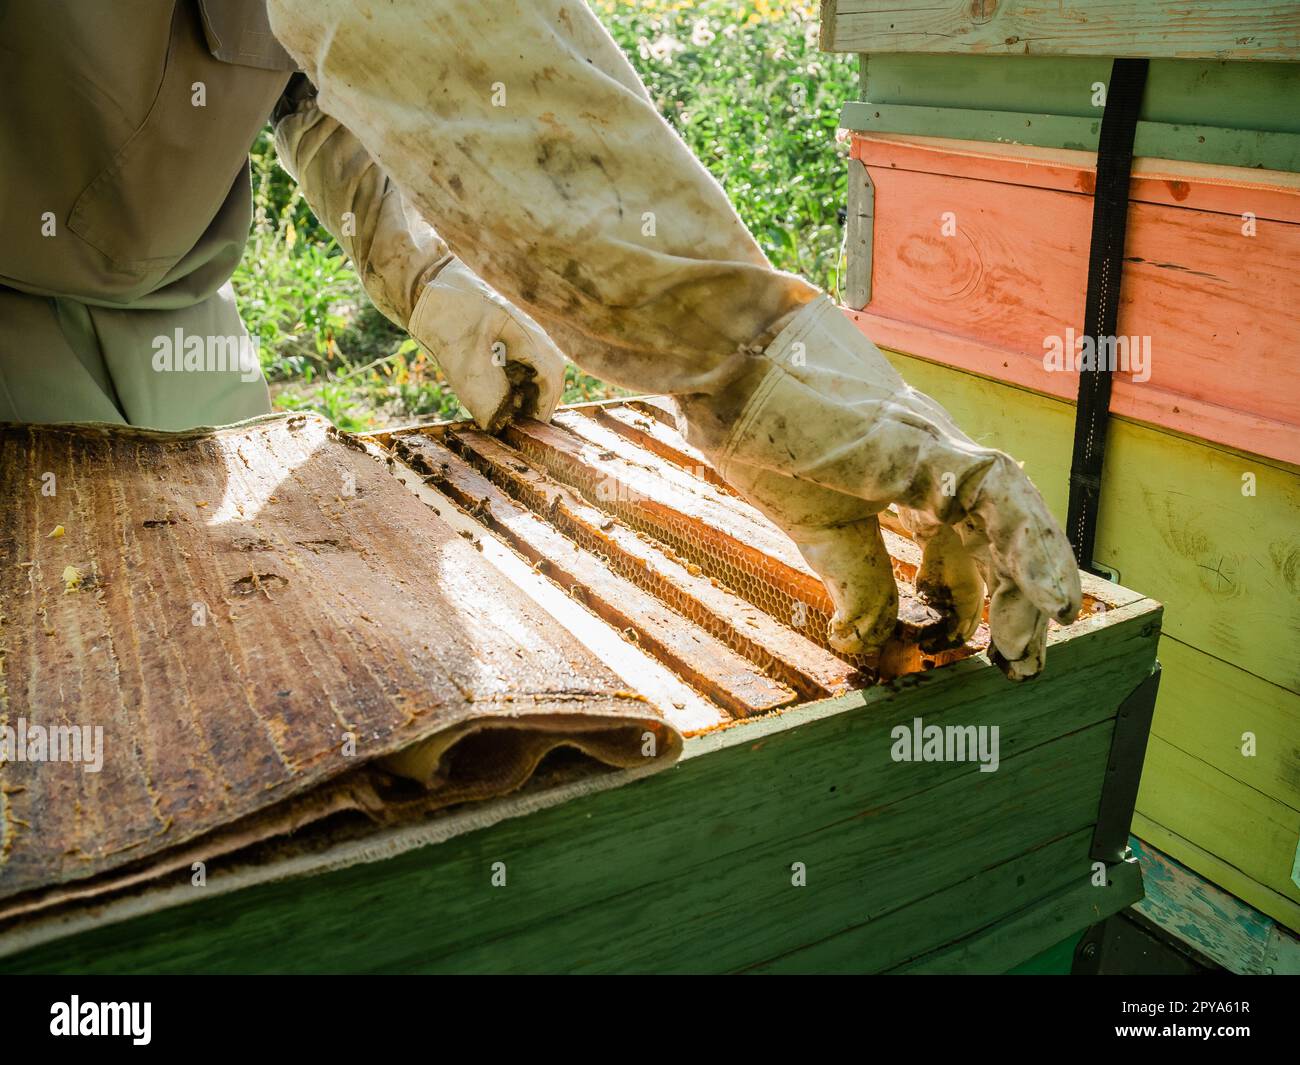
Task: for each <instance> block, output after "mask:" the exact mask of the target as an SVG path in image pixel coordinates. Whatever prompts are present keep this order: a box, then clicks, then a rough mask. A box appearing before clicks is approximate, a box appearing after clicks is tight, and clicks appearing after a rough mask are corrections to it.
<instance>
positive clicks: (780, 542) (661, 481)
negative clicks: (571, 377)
mask: <svg viewBox="0 0 1300 1065" xmlns="http://www.w3.org/2000/svg"><path fill="white" fill-rule="evenodd" d="M504 439H505V440H506V442H508V443H509V444H510V445H511V446H512V447H514V448H515V449H516V450H518V451H519V452H520V454H521V455H522V456H523V457H524V458H525V459H527V460H529V461H531V462H533V463H535V464H536V465H538V466H539V467H541V468H542V469H544V470H545V471H546V472H547V473H548V474H550V475H551V476H552V477H553V478H555V479H556V480H558V481H560V482H561V483H563V484H566V485H569V486H571V487H573V488H574V489H575V490H577V491H578V492H579V493H580V494H581V495H582V496H583V498H585V499H586V500H587V501H588V502H590V503H592V504H593V505H595V506H598V507H600V508H601V509H603V510H605V511H607V512H608V513H609V514H610V515H611V516H614V517H616V518H618V519H619V520H622V521H624V522H626V523H627V524H628V525H629V526H630V527H631V528H633V529H636V530H637V531H640V532H644V533H646V534H647V535H649V536H651V537H653V538H654V539H656V540H658V541H659V542H660V543H662V544H663V545H665V546H666V547H668V548H669V549H670V550H671V551H672V552H673V553H674V554H676V555H677V556H679V557H680V558H682V559H684V560H686V561H687V562H688V563H689V564H690V565H693V566H698V567H699V568H700V569H701V571H702V572H703V573H705V574H706V575H708V576H709V577H711V578H714V579H716V580H718V581H720V582H721V583H723V584H724V585H725V586H726V587H728V588H729V589H731V590H732V591H734V592H736V593H737V594H739V595H741V596H742V597H744V598H745V599H747V600H748V601H749V602H751V603H753V604H754V605H756V606H758V607H760V608H761V609H763V610H764V611H765V612H767V613H768V614H769V615H770V616H771V617H773V618H776V619H777V620H779V621H781V622H782V623H784V624H786V625H788V626H793V627H797V628H798V629H799V631H800V632H802V633H803V634H804V635H806V636H807V637H808V638H809V639H811V640H813V641H815V642H817V643H819V644H821V645H822V646H823V647H827V648H829V645H828V642H827V630H828V628H829V619H830V615H831V611H832V605H831V602H830V596H829V595H827V593H826V589H825V588H824V587H823V586H822V583H821V581H820V579H818V577H817V575H816V574H815V573H813V571H812V570H811V569H810V568H809V567H808V565H807V563H806V562H804V560H803V558H802V557H800V555H799V552H798V550H797V549H796V548H795V546H794V544H793V543H792V542H791V541H790V539H789V538H788V537H787V536H786V535H785V534H784V533H782V532H781V531H780V530H779V529H777V528H776V526H774V525H773V524H772V523H771V522H769V521H768V520H767V519H766V518H765V517H763V515H761V514H760V513H759V512H758V511H757V510H755V509H754V508H753V507H751V506H750V505H749V504H748V503H745V502H744V501H743V500H741V499H739V498H738V497H737V496H735V495H734V494H733V493H731V492H730V491H727V490H724V489H721V488H718V487H717V486H716V485H714V484H711V483H709V482H707V481H705V480H703V479H701V478H698V477H696V476H694V475H693V474H692V473H691V472H690V471H689V470H688V469H681V468H678V467H677V466H675V465H671V464H669V463H666V462H662V461H659V460H658V456H654V455H650V454H648V453H647V452H645V451H644V450H641V449H640V448H638V447H636V446H635V445H634V444H632V443H631V442H630V441H628V440H627V439H625V438H624V437H623V436H621V435H620V434H618V433H616V432H614V431H612V430H610V429H606V428H605V427H603V426H601V425H600V424H598V423H597V422H596V421H593V420H592V419H590V418H586V417H582V416H581V415H577V414H573V413H570V412H564V411H561V412H559V413H558V414H557V415H556V419H555V423H554V424H552V425H542V424H540V423H537V422H525V423H520V424H517V425H512V426H510V427H508V428H507V429H506V430H505V433H504ZM885 543H886V547H887V548H888V550H889V553H890V558H891V560H892V562H893V567H894V575H895V577H896V578H897V579H898V581H899V611H898V613H899V628H898V630H897V638H896V639H895V640H894V641H893V642H892V643H891V644H890V645H889V646H887V647H886V648H885V650H884V651H883V652H882V654H881V655H880V656H877V657H872V658H863V657H860V656H853V655H847V656H841V657H843V658H844V659H845V660H846V661H848V662H849V663H851V664H852V665H854V666H855V667H858V668H860V669H863V670H866V671H870V672H872V673H875V672H877V671H883V672H884V673H886V674H888V675H897V674H900V673H906V672H910V671H912V670H916V669H922V668H932V665H933V664H937V663H941V662H949V661H954V660H956V659H959V658H962V657H964V656H966V655H968V654H970V653H972V650H973V649H974V648H976V647H979V646H982V645H987V641H988V633H987V630H986V629H981V631H980V632H978V633H976V635H975V637H974V639H973V640H972V641H971V643H970V644H968V645H967V647H965V648H957V649H956V650H954V651H945V652H939V653H937V654H934V655H929V654H924V653H922V652H921V651H920V649H919V646H918V644H919V642H920V641H921V640H922V639H923V638H924V636H925V633H926V631H927V629H928V628H929V626H931V625H934V624H936V623H937V621H938V618H937V615H935V614H934V613H933V611H931V610H930V609H929V608H928V607H927V606H925V605H924V604H923V603H922V602H921V601H920V600H919V599H918V598H917V597H916V594H915V592H914V590H913V589H912V588H911V586H910V584H909V582H910V580H911V578H912V577H913V576H915V574H916V570H917V567H918V565H919V564H920V552H919V550H918V549H917V548H916V545H915V544H913V543H911V541H909V540H906V539H905V538H903V537H901V536H898V535H896V534H894V533H891V532H886V533H885ZM927 661H928V662H930V663H931V666H927V665H926V664H925V663H926V662H927Z"/></svg>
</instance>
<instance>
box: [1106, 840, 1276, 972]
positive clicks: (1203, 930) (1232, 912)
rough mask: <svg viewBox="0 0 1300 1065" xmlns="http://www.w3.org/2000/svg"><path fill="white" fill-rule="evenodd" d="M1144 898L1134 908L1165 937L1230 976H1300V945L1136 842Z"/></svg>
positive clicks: (1238, 902) (1236, 901) (1256, 913)
mask: <svg viewBox="0 0 1300 1065" xmlns="http://www.w3.org/2000/svg"><path fill="white" fill-rule="evenodd" d="M1131 845H1132V848H1133V856H1134V857H1135V858H1136V859H1137V860H1138V863H1139V864H1140V865H1141V866H1142V882H1143V885H1144V886H1145V888H1146V893H1145V897H1144V898H1143V899H1141V900H1140V901H1138V902H1137V903H1136V904H1135V905H1134V907H1133V908H1134V909H1135V910H1136V911H1137V912H1138V913H1140V914H1141V915H1142V916H1143V917H1145V918H1146V919H1147V920H1149V921H1151V922H1152V923H1153V924H1155V925H1157V926H1158V927H1159V928H1161V929H1162V930H1163V931H1164V932H1165V933H1166V934H1167V935H1170V936H1173V937H1174V938H1176V939H1179V940H1181V941H1182V942H1184V943H1186V944H1187V946H1189V947H1190V948H1191V949H1192V950H1194V951H1196V952H1197V953H1198V954H1202V955H1204V956H1205V957H1207V958H1209V959H1210V960H1211V961H1213V962H1214V963H1215V964H1217V965H1221V966H1223V967H1224V968H1225V969H1227V970H1228V971H1229V972H1233V973H1238V974H1240V975H1246V976H1263V975H1268V976H1272V975H1283V974H1293V975H1300V941H1297V940H1296V939H1295V937H1294V936H1292V935H1290V934H1289V933H1287V932H1285V931H1280V930H1279V929H1278V927H1277V923H1276V922H1275V921H1274V920H1273V919H1272V918H1270V917H1266V916H1265V915H1264V914H1262V913H1260V912H1259V911H1258V910H1255V909H1253V908H1252V907H1250V906H1247V905H1246V904H1245V903H1244V902H1242V901H1241V900H1240V899H1237V898H1234V897H1233V896H1232V895H1229V894H1228V893H1227V892H1226V891H1223V890H1221V889H1219V888H1217V887H1215V886H1214V885H1213V884H1211V883H1210V882H1209V881H1207V880H1203V879H1202V878H1201V877H1199V876H1197V875H1196V874H1195V873H1193V872H1192V871H1191V870H1190V869H1188V868H1187V867H1186V866H1184V865H1182V864H1180V863H1179V862H1176V861H1175V860H1174V859H1173V858H1171V857H1169V855H1167V854H1163V853H1161V852H1160V851H1159V850H1157V849H1156V848H1155V847H1152V846H1150V845H1149V844H1146V843H1143V842H1142V841H1141V840H1140V839H1137V838H1136V837H1134V838H1133V840H1132V844H1131Z"/></svg>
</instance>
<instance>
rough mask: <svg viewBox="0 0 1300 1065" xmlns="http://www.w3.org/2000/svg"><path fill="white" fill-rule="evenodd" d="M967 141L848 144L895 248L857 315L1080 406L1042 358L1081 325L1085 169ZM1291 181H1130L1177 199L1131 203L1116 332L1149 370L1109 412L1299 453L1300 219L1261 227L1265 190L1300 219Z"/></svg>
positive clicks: (1088, 209) (1087, 211) (1274, 452)
mask: <svg viewBox="0 0 1300 1065" xmlns="http://www.w3.org/2000/svg"><path fill="white" fill-rule="evenodd" d="M970 143H971V142H962V145H961V147H960V150H958V147H957V146H954V145H953V144H952V143H951V142H944V143H943V145H942V147H933V146H929V147H924V148H922V147H919V146H917V145H915V144H901V143H898V142H895V141H889V142H880V141H876V140H866V139H859V140H857V141H856V142H855V147H854V152H855V154H858V155H859V156H860V157H863V158H864V159H865V161H866V162H867V165H868V169H869V170H870V171H871V173H872V178H873V181H874V182H875V184H876V206H877V211H876V219H875V240H876V241H877V242H878V244H879V246H881V247H888V248H891V249H895V251H896V254H892V255H890V256H887V257H885V258H883V259H882V258H880V257H877V258H876V262H875V266H874V268H873V269H874V276H873V282H872V301H871V304H870V306H869V307H868V308H867V310H866V311H865V312H862V313H860V314H856V315H855V320H856V321H857V322H858V324H859V326H860V327H861V328H862V329H863V330H864V332H866V333H867V334H868V335H870V336H872V337H873V339H874V340H875V341H876V342H877V343H878V344H881V345H884V346H889V347H895V348H900V349H901V350H904V351H907V352H910V353H918V354H921V355H923V356H924V357H926V358H930V359H933V360H935V361H941V362H945V363H948V364H950V365H954V366H957V367H959V368H962V369H966V370H971V371H973V372H976V373H983V374H986V375H988V376H992V377H997V378H1000V379H1003V380H1007V381H1009V382H1011V383H1013V384H1018V385H1022V386H1024V387H1027V388H1033V389H1035V390H1037V391H1041V392H1044V393H1046V394H1049V395H1055V396H1058V397H1060V398H1063V399H1070V398H1073V397H1074V396H1075V395H1076V394H1077V383H1078V373H1077V371H1075V370H1074V369H1073V368H1071V367H1063V366H1062V364H1061V361H1060V360H1059V359H1058V360H1056V361H1052V360H1051V359H1049V358H1048V357H1047V354H1046V353H1047V352H1048V351H1049V347H1048V345H1049V343H1055V344H1057V346H1058V347H1057V350H1058V351H1060V350H1061V349H1062V347H1064V346H1066V345H1068V344H1069V343H1070V340H1069V339H1067V338H1069V337H1071V336H1073V335H1077V334H1078V332H1079V331H1080V330H1081V329H1082V324H1081V319H1080V313H1081V311H1080V307H1079V298H1078V294H1079V292H1081V291H1083V289H1084V287H1085V283H1086V273H1087V258H1088V240H1089V233H1090V226H1091V215H1092V197H1091V188H1092V183H1093V181H1094V177H1093V172H1092V169H1091V165H1092V164H1091V161H1089V162H1088V163H1086V164H1083V165H1079V164H1077V163H1074V162H1071V161H1069V160H1066V159H1055V160H1049V159H1043V158H1040V157H1037V156H1033V157H1028V156H1026V157H1022V156H1019V155H1018V154H1015V153H1012V154H1007V151H1009V149H1008V150H1007V151H1002V150H1000V151H999V152H997V153H987V152H986V153H971V152H970V151H968V150H967V149H968V148H969V147H970ZM1019 151H1022V152H1023V151H1027V149H1020V150H1019ZM886 163H887V164H888V165H886ZM910 168H926V169H910ZM1242 173H1245V174H1250V175H1251V177H1252V180H1253V179H1254V178H1255V177H1256V176H1257V175H1256V172H1249V171H1247V172H1242ZM1284 177H1286V178H1287V179H1288V184H1285V185H1278V186H1275V187H1273V188H1272V189H1271V190H1264V189H1255V188H1246V187H1237V186H1236V185H1235V184H1231V183H1224V182H1222V181H1220V180H1219V179H1218V178H1217V177H1216V178H1215V179H1213V180H1210V179H1204V178H1197V177H1195V176H1193V175H1191V174H1184V176H1182V177H1176V176H1174V175H1173V174H1170V175H1168V176H1167V177H1166V178H1164V179H1163V180H1161V179H1157V177H1156V175H1154V174H1152V175H1150V177H1147V178H1142V177H1140V178H1139V179H1138V180H1137V182H1136V184H1137V186H1138V190H1137V191H1136V192H1135V195H1139V196H1143V195H1147V193H1146V192H1144V191H1142V190H1143V189H1152V190H1156V189H1162V190H1163V192H1160V193H1158V198H1161V199H1165V198H1171V197H1174V196H1175V195H1177V196H1178V197H1179V199H1180V200H1181V202H1179V199H1170V200H1169V202H1147V201H1146V200H1144V199H1136V200H1134V201H1133V202H1132V204H1131V207H1130V210H1129V223H1128V239H1127V243H1126V257H1125V262H1126V265H1125V282H1124V293H1123V296H1122V300H1121V309H1120V320H1119V332H1120V335H1122V336H1124V337H1125V338H1126V341H1125V343H1126V344H1127V345H1131V346H1133V347H1135V348H1136V349H1138V351H1139V352H1140V353H1141V354H1142V355H1143V360H1142V362H1141V364H1140V366H1139V369H1140V370H1141V371H1142V372H1141V373H1138V374H1132V373H1129V372H1127V370H1128V369H1129V367H1127V366H1126V367H1125V372H1119V373H1116V374H1115V375H1114V393H1113V397H1112V404H1111V406H1112V410H1113V411H1114V412H1115V413H1117V414H1121V415H1126V416H1129V417H1133V418H1136V419H1140V420H1142V421H1146V422H1149V423H1151V424H1154V425H1157V426H1160V427H1164V428H1169V429H1174V430H1177V431H1180V432H1185V433H1189V434H1192V435H1196V436H1200V437H1203V438H1205V439H1209V440H1213V441H1216V442H1219V443H1223V444H1227V445H1229V446H1233V447H1237V448H1242V449H1246V450H1250V451H1252V452H1255V453H1258V454H1264V455H1268V456H1272V457H1275V458H1278V459H1281V460H1283V461H1287V462H1291V463H1296V462H1300V415H1297V410H1296V405H1295V404H1294V403H1292V402H1289V400H1290V397H1292V396H1294V395H1297V394H1300V367H1297V366H1296V365H1295V362H1294V360H1292V359H1291V358H1290V357H1289V354H1288V353H1289V350H1290V343H1291V339H1290V334H1291V330H1292V322H1291V319H1290V315H1289V312H1288V308H1289V307H1291V306H1292V305H1294V304H1296V303H1300V280H1296V278H1295V272H1294V271H1293V270H1291V269H1290V267H1289V264H1290V263H1291V262H1293V261H1294V260H1295V258H1296V256H1297V255H1300V224H1281V223H1274V222H1267V221H1262V220H1260V215H1261V214H1263V213H1264V212H1265V207H1264V206H1263V204H1262V202H1261V201H1262V200H1263V199H1265V198H1270V197H1271V198H1272V199H1275V200H1278V201H1280V205H1281V209H1276V208H1274V207H1272V206H1270V207H1269V208H1268V209H1267V210H1268V212H1269V213H1270V214H1273V215H1282V214H1286V215H1292V216H1297V217H1300V177H1297V176H1296V175H1284ZM1009 184H1011V185H1014V186H1015V188H1014V192H1012V191H1010V190H1009V189H1008V185H1009ZM1292 185H1294V186H1295V187H1292ZM1152 195H1153V196H1157V194H1156V193H1154V192H1153V193H1152ZM1225 197H1227V199H1225ZM1229 205H1231V210H1220V209H1219V208H1221V207H1225V206H1229ZM1246 213H1249V214H1251V215H1253V216H1255V221H1254V223H1247V222H1243V215H1244V214H1246ZM1250 225H1253V227H1254V228H1253V229H1250V230H1249V233H1248V232H1247V231H1248V227H1249V226H1250ZM1250 234H1253V235H1250ZM1026 291H1033V292H1034V299H1033V300H1032V301H1026V300H1025V299H1024V296H1023V294H1024V293H1025V292H1026ZM1206 338H1213V340H1212V341H1211V342H1207V339H1206ZM1225 349H1231V350H1232V351H1233V354H1234V357H1233V359H1232V361H1231V363H1227V362H1225V360H1224V359H1223V358H1222V357H1221V356H1222V351H1223V350H1225ZM1229 365H1230V366H1231V372H1229V371H1228V369H1227V367H1228V366H1229Z"/></svg>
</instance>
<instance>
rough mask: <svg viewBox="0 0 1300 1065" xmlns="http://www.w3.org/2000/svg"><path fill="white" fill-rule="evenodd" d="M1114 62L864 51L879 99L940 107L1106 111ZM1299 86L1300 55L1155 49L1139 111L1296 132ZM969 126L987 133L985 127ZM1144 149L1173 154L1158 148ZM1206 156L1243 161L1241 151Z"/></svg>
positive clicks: (1166, 120)
mask: <svg viewBox="0 0 1300 1065" xmlns="http://www.w3.org/2000/svg"><path fill="white" fill-rule="evenodd" d="M1111 63H1112V58H1111V57H1110V56H1077V57H1070V56H1026V55H1014V56H989V55H977V56H972V55H922V54H919V53H915V52H913V53H893V54H891V53H881V52H875V53H872V54H870V55H864V56H862V57H861V59H860V67H861V83H860V89H861V92H860V97H861V99H862V100H863V101H867V102H870V103H873V104H898V105H902V106H912V107H926V108H936V109H940V110H944V109H950V108H957V109H970V110H975V111H994V112H1012V113H1014V112H1023V111H1037V112H1042V113H1045V114H1052V115H1066V116H1069V117H1073V118H1100V117H1101V112H1102V110H1103V105H1104V101H1103V100H1102V99H1100V98H1099V97H1098V94H1097V83H1098V82H1100V83H1102V84H1103V85H1104V84H1105V83H1106V82H1107V81H1109V80H1110V71H1111ZM1297 94H1300V63H1222V62H1216V61H1213V60H1203V61H1197V60H1187V59H1152V60H1151V61H1150V63H1149V65H1148V71H1147V80H1146V87H1145V89H1144V90H1143V93H1142V105H1141V109H1140V110H1139V112H1138V117H1139V119H1142V120H1145V121H1147V122H1151V123H1155V124H1158V125H1161V126H1169V127H1178V128H1186V127H1188V126H1195V125H1198V124H1204V125H1208V126H1213V127H1217V128H1221V129H1233V130H1238V131H1241V132H1249V131H1265V132H1271V131H1276V132H1283V133H1292V134H1294V133H1300V113H1297V111H1296V109H1295V108H1294V107H1293V106H1291V104H1292V103H1293V101H1294V100H1295V99H1296V97H1297ZM898 132H900V133H901V132H908V133H924V132H925V131H923V130H919V129H914V130H899V131H898ZM962 136H964V137H969V138H975V139H979V140H984V139H986V138H985V137H984V133H983V131H981V130H979V129H978V128H976V129H975V130H974V131H973V132H969V133H964V134H962ZM1056 147H1062V148H1064V147H1068V145H1057V146H1056ZM1094 150H1095V149H1094ZM1139 154H1143V155H1157V156H1161V157H1163V158H1170V157H1169V156H1165V155H1164V153H1163V152H1160V151H1152V152H1143V153H1139ZM1173 158H1177V157H1176V156H1174V157H1173ZM1203 161H1204V162H1219V163H1225V164H1228V165H1231V166H1241V165H1245V164H1243V163H1242V162H1241V161H1239V160H1233V159H1205V160H1203ZM1277 169H1284V170H1285V169H1290V168H1288V167H1281V168H1277Z"/></svg>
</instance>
